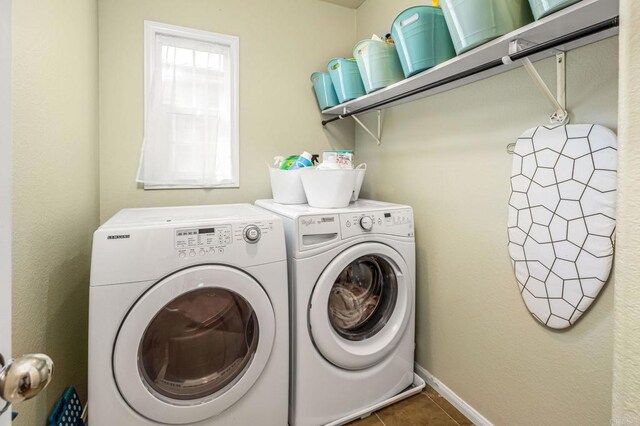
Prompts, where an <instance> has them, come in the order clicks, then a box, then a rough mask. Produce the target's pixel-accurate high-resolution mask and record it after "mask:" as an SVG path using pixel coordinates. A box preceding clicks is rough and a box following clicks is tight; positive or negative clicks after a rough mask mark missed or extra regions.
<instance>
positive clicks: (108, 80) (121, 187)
mask: <svg viewBox="0 0 640 426" xmlns="http://www.w3.org/2000/svg"><path fill="white" fill-rule="evenodd" d="M99 9H100V12H99V17H100V18H99V21H100V25H99V27H100V49H99V51H100V199H101V209H100V213H101V220H102V221H104V220H106V219H108V218H109V217H110V216H111V215H113V214H114V213H115V212H117V211H118V210H119V209H121V208H124V207H136V206H158V205H190V204H214V203H230V202H252V201H254V200H255V199H258V198H266V197H270V196H271V192H270V186H269V180H268V175H267V170H266V166H265V161H271V159H272V158H273V156H274V155H278V154H280V155H285V154H287V155H288V154H292V153H300V152H302V151H303V150H307V151H310V152H321V151H322V150H324V149H328V148H329V147H330V146H331V144H333V145H334V146H336V147H350V146H352V144H353V125H352V123H348V122H345V123H341V125H339V126H333V127H331V129H330V130H329V131H323V129H322V127H321V126H320V119H321V117H320V114H319V113H318V108H317V106H316V104H315V99H314V98H313V95H312V94H311V84H310V82H309V76H310V75H311V73H312V72H313V71H315V70H321V69H324V68H325V67H326V63H327V62H328V60H329V59H331V58H332V57H335V56H341V55H347V54H348V52H349V50H350V48H351V46H352V45H353V43H354V41H355V29H354V26H355V11H354V10H351V9H347V8H344V7H340V6H336V5H332V4H328V3H324V2H319V1H317V0H274V1H268V2H266V1H262V0H251V1H236V0H220V1H215V2H214V1H211V0H190V1H188V2H184V1H179V0H109V1H100V5H99ZM144 20H153V21H159V22H164V23H169V24H174V25H181V26H187V27H193V28H198V29H203V30H208V31H214V32H219V33H226V34H233V35H237V36H239V37H240V185H241V186H240V188H239V189H213V190H199V189H192V190H164V191H157V190H156V191H144V190H142V189H141V188H140V187H139V186H138V185H137V184H136V183H135V175H136V170H137V166H138V161H139V152H140V146H141V143H142V130H143V120H142V113H143V57H142V54H143V21H144ZM328 29H330V30H328Z"/></svg>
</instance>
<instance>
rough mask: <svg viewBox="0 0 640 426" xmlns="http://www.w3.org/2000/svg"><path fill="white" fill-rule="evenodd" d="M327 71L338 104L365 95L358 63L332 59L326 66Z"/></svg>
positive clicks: (350, 60) (352, 60)
mask: <svg viewBox="0 0 640 426" xmlns="http://www.w3.org/2000/svg"><path fill="white" fill-rule="evenodd" d="M327 70H328V71H329V75H330V76H331V81H332V82H333V87H334V89H336V94H337V95H338V100H339V101H340V103H343V102H346V101H350V100H351V99H355V98H359V97H360V96H364V95H365V93H366V92H365V90H364V85H363V84H362V78H361V77H360V71H359V70H358V63H357V62H356V60H355V59H353V58H351V59H343V58H335V59H332V60H330V61H329V63H328V64H327Z"/></svg>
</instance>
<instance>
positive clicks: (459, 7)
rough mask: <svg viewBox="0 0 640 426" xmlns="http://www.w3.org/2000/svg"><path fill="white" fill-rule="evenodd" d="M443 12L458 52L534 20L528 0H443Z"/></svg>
mask: <svg viewBox="0 0 640 426" xmlns="http://www.w3.org/2000/svg"><path fill="white" fill-rule="evenodd" d="M442 11H443V12H444V18H445V20H446V21H447V26H448V27H449V32H450V33H451V39H452V40H453V45H454V46H455V48H456V52H458V54H461V53H463V52H466V51H468V50H471V49H473V48H474V47H477V46H480V45H481V44H484V43H486V42H488V41H489V40H493V39H494V38H497V37H500V36H503V35H505V34H507V33H510V32H511V31H513V30H515V29H518V28H520V27H523V26H525V25H527V24H529V23H531V22H533V16H532V15H531V8H530V6H529V2H528V1H527V0H442Z"/></svg>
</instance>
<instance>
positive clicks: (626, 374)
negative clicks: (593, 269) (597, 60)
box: [612, 0, 640, 426]
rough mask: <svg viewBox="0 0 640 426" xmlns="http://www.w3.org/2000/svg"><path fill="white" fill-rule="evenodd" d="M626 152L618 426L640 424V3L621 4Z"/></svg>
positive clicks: (616, 370)
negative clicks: (638, 26)
mask: <svg viewBox="0 0 640 426" xmlns="http://www.w3.org/2000/svg"><path fill="white" fill-rule="evenodd" d="M620 8H621V10H620V15H621V16H622V21H621V28H620V146H619V151H618V158H619V161H620V165H619V180H618V182H619V185H620V189H619V192H618V242H617V248H616V269H617V270H618V275H617V280H616V295H615V316H614V318H615V328H614V330H615V346H614V363H613V414H612V418H613V424H614V425H620V426H622V425H629V426H632V425H638V424H640V327H639V325H640V309H638V307H639V306H640V286H638V282H639V278H638V277H640V252H639V251H638V246H639V245H640V226H638V224H639V223H640V145H638V140H639V139H640V33H638V31H637V29H636V28H634V25H636V24H637V22H638V21H640V3H638V2H637V1H636V0H622V1H621V2H620Z"/></svg>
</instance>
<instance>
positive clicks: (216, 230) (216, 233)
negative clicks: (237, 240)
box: [175, 225, 233, 258]
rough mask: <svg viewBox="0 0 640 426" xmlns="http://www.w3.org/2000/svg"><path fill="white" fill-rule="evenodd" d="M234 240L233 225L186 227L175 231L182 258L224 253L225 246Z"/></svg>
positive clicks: (177, 248) (176, 243) (177, 246)
mask: <svg viewBox="0 0 640 426" xmlns="http://www.w3.org/2000/svg"><path fill="white" fill-rule="evenodd" d="M232 241H233V239H232V231H231V225H216V226H205V227H201V228H184V229H176V231H175V248H176V250H178V256H179V257H181V258H185V257H195V256H197V255H200V256H204V255H205V254H214V253H224V247H226V246H227V245H229V244H231V243H232Z"/></svg>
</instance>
